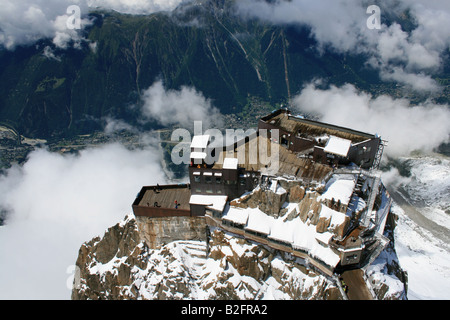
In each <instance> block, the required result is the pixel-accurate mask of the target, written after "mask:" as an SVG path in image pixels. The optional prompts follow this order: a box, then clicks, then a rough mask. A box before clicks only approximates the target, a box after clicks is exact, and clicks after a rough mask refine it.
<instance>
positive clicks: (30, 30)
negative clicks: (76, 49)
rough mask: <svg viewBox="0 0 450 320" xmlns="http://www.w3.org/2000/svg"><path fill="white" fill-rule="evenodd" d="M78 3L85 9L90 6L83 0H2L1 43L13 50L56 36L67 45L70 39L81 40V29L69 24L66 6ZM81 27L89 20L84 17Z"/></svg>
mask: <svg viewBox="0 0 450 320" xmlns="http://www.w3.org/2000/svg"><path fill="white" fill-rule="evenodd" d="M74 4H75V5H78V6H79V7H80V9H81V11H82V13H84V12H87V6H86V5H85V4H84V3H83V1H81V0H46V1H44V0H33V1H32V0H3V1H2V10H0V45H3V46H5V47H6V48H7V49H10V50H13V49H14V48H15V47H16V46H18V45H29V44H32V43H34V42H36V41H37V40H39V39H44V38H49V39H53V42H54V44H55V45H56V46H57V47H60V48H66V47H67V45H68V43H69V42H70V41H74V42H75V44H78V45H79V43H80V41H81V36H80V35H79V32H78V30H71V29H69V28H67V25H66V21H67V19H68V18H69V16H70V15H68V14H67V8H68V7H69V6H70V5H74ZM80 23H81V28H84V27H85V26H86V25H88V24H90V22H89V20H87V19H84V18H82V19H81V22H80Z"/></svg>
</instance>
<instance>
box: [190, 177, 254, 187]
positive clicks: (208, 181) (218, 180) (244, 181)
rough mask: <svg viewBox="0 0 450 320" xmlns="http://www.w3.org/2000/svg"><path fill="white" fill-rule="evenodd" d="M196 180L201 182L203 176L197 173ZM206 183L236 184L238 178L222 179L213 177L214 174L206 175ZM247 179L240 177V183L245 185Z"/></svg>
mask: <svg viewBox="0 0 450 320" xmlns="http://www.w3.org/2000/svg"><path fill="white" fill-rule="evenodd" d="M194 182H196V183H201V182H202V180H201V177H200V176H198V175H196V176H194ZM204 183H208V184H214V183H215V184H222V183H224V184H227V185H236V184H237V181H236V180H225V179H222V178H221V177H212V176H204ZM245 183H246V180H245V179H239V184H240V185H241V186H245Z"/></svg>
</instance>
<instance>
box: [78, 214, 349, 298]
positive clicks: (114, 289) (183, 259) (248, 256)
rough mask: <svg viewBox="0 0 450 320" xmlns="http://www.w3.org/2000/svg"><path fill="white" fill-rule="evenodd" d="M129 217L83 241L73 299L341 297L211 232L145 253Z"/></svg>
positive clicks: (302, 272)
mask: <svg viewBox="0 0 450 320" xmlns="http://www.w3.org/2000/svg"><path fill="white" fill-rule="evenodd" d="M137 225H138V223H137V222H136V219H135V218H134V216H128V217H127V218H126V219H125V220H124V221H122V222H120V223H118V224H117V225H115V226H113V227H111V228H109V229H108V230H107V231H106V232H105V234H104V236H103V237H102V238H100V237H96V238H94V239H92V240H91V241H89V242H86V243H84V244H83V245H82V246H81V248H80V251H79V256H78V259H77V262H76V265H77V266H78V268H79V271H80V272H79V275H80V277H79V279H77V278H76V279H75V282H74V283H75V285H74V288H73V291H72V299H261V298H266V299H340V298H342V297H341V295H340V293H339V290H338V289H337V287H336V286H335V285H334V283H332V282H330V280H328V279H327V278H325V277H324V276H322V275H319V274H317V273H314V272H312V271H310V270H308V269H306V268H305V267H303V266H301V265H300V264H299V263H298V261H296V260H295V259H292V258H290V257H285V256H283V255H282V254H281V253H280V252H278V251H276V250H272V249H268V248H265V247H264V246H259V245H256V244H254V243H251V242H249V241H247V240H244V239H239V238H236V237H233V236H231V235H229V234H227V233H225V232H223V231H220V230H218V229H212V230H211V233H210V236H209V238H208V243H206V242H205V241H193V240H178V241H172V242H170V243H168V244H165V245H162V246H161V247H160V248H158V249H151V248H149V247H148V246H147V245H146V242H145V241H142V240H141V237H140V235H139V230H138V227H137Z"/></svg>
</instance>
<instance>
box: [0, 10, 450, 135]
mask: <svg viewBox="0 0 450 320" xmlns="http://www.w3.org/2000/svg"><path fill="white" fill-rule="evenodd" d="M201 3H202V4H201V5H187V4H185V5H183V6H180V7H179V8H177V9H176V10H174V12H172V13H165V12H159V13H154V14H151V15H127V14H120V13H117V12H111V11H110V12H106V11H98V12H92V13H90V14H89V16H90V18H91V20H92V21H93V25H92V26H90V27H88V28H86V29H85V30H83V31H82V33H83V34H84V35H85V38H86V40H87V41H85V42H83V43H82V44H81V48H80V49H75V48H69V49H65V50H61V49H57V48H54V46H52V44H51V42H50V41H49V40H40V41H39V42H38V43H36V44H35V45H34V46H29V47H19V48H17V49H16V50H15V51H14V52H10V51H6V50H2V51H0V61H1V62H0V88H1V89H0V119H1V122H2V123H3V124H7V125H9V126H11V127H13V128H15V129H16V130H18V131H19V132H20V133H21V134H23V135H26V136H30V137H41V138H48V137H52V136H53V137H59V136H68V135H69V136H70V135H76V134H85V133H91V132H93V131H96V130H102V129H103V122H104V119H105V117H112V118H117V119H122V120H124V121H126V122H129V123H131V124H137V123H138V122H139V118H140V117H141V114H140V111H139V110H140V108H139V107H140V106H141V104H142V98H141V96H142V91H143V90H145V89H147V88H148V87H150V86H151V85H152V84H153V83H154V82H155V81H158V80H162V81H163V83H164V86H165V88H166V89H167V90H171V89H173V90H177V89H179V88H180V87H182V86H190V87H194V88H196V90H198V91H199V92H201V93H202V94H203V95H204V96H205V97H206V98H207V99H210V100H211V101H212V104H213V105H214V106H215V107H217V108H218V109H219V110H220V111H221V113H223V114H231V113H239V112H242V111H243V110H244V107H245V106H246V105H248V103H249V101H250V100H251V99H252V98H254V97H257V98H259V99H261V100H263V101H266V102H268V103H270V104H273V105H276V104H280V103H287V102H288V101H289V98H290V97H292V95H294V94H296V93H298V92H299V91H300V90H301V89H302V87H303V86H304V85H305V84H306V83H308V82H311V81H313V80H315V79H321V80H322V81H323V83H324V85H328V84H334V85H338V86H339V85H343V84H345V83H353V84H354V85H355V86H356V87H357V88H359V89H361V90H366V91H368V92H371V93H382V92H391V93H396V92H398V90H399V88H397V86H396V85H395V84H394V83H390V82H383V81H381V80H380V78H379V75H378V74H377V71H376V70H373V69H371V68H369V67H367V66H366V65H365V57H364V56H363V55H351V54H339V53H335V52H333V50H328V51H326V52H324V53H319V52H318V51H317V50H316V49H315V48H314V47H315V44H316V42H315V40H314V39H313V38H312V37H311V35H310V30H309V29H308V27H305V26H302V27H300V26H293V25H282V26H277V25H273V24H269V23H265V22H263V21H259V20H257V19H247V18H245V19H244V18H241V17H239V16H238V15H236V14H234V13H233V11H232V10H231V9H229V7H230V6H231V4H229V2H224V3H223V4H221V3H219V2H210V1H206V2H201ZM445 73H446V71H444V76H443V78H444V79H445ZM397 94H398V93H397ZM445 96H446V94H445V93H444V94H443V97H444V99H445ZM413 97H414V98H415V99H423V98H424V97H423V96H420V95H419V96H417V95H416V94H414V93H413ZM441 97H442V96H441ZM180 112H181V111H180ZM148 127H150V128H158V127H161V125H160V124H159V123H158V122H157V121H156V120H153V121H152V120H150V122H149V124H148Z"/></svg>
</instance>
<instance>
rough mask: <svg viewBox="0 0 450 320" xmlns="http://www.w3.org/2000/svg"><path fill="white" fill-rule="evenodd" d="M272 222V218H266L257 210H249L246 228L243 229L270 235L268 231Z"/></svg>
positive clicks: (266, 216)
mask: <svg viewBox="0 0 450 320" xmlns="http://www.w3.org/2000/svg"><path fill="white" fill-rule="evenodd" d="M274 221H275V218H274V217H271V216H268V215H267V214H265V213H264V212H262V211H261V210H259V209H258V208H255V209H250V210H249V213H248V220H247V226H246V227H245V229H249V230H253V231H256V232H260V233H264V234H270V230H271V227H272V224H273V223H274Z"/></svg>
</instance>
